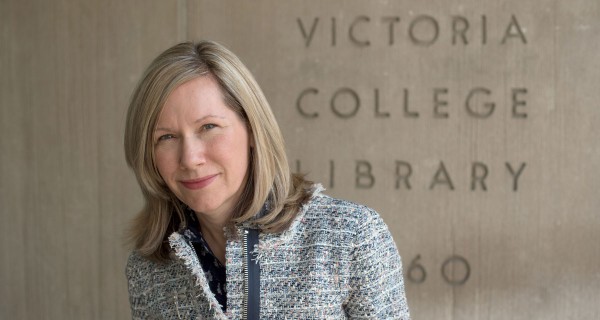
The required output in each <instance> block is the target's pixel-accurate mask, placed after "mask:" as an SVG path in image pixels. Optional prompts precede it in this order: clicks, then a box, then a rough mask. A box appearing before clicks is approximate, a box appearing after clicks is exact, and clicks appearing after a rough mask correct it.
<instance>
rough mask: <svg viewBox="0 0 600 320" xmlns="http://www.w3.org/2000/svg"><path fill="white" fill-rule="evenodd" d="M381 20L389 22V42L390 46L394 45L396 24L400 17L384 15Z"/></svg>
mask: <svg viewBox="0 0 600 320" xmlns="http://www.w3.org/2000/svg"><path fill="white" fill-rule="evenodd" d="M381 21H383V22H384V23H385V22H389V23H390V25H389V31H388V39H389V40H388V44H389V45H390V46H393V45H394V38H395V37H394V25H395V24H396V23H398V22H400V17H383V18H381Z"/></svg>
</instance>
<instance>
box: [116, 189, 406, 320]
mask: <svg viewBox="0 0 600 320" xmlns="http://www.w3.org/2000/svg"><path fill="white" fill-rule="evenodd" d="M321 190H322V189H320V188H319V189H318V190H315V193H314V194H313V196H312V198H311V200H309V201H308V203H307V204H305V205H304V206H303V207H302V210H301V212H300V213H299V215H298V216H297V217H296V219H295V221H294V222H293V224H292V225H291V226H290V228H289V229H288V230H286V231H284V232H282V233H279V234H266V233H262V234H260V238H259V244H258V246H257V247H255V248H254V250H258V252H257V253H258V260H259V262H260V266H261V271H260V272H261V276H260V308H261V309H260V318H261V319H348V318H350V319H354V318H360V319H409V313H408V305H407V302H406V297H405V292H404V281H403V278H402V265H401V261H400V256H399V254H398V251H397V249H396V245H395V243H394V241H393V239H392V236H391V234H390V232H389V231H388V228H387V226H386V225H385V223H384V222H383V220H382V219H381V218H380V217H379V215H378V214H377V213H376V212H375V211H373V210H372V209H369V208H367V207H365V206H361V205H357V204H354V203H351V202H348V201H343V200H337V199H334V198H331V197H329V196H326V195H324V194H322V193H321V192H320V191H321ZM237 232H239V237H235V236H233V234H228V240H227V245H226V266H227V271H226V272H227V284H226V286H227V308H226V310H227V311H226V312H223V311H222V309H221V307H220V305H219V304H218V302H217V300H216V299H215V297H214V295H213V294H212V292H211V290H210V288H209V286H208V281H207V279H206V277H205V274H204V272H203V271H202V268H201V266H200V263H199V261H198V258H197V256H196V253H195V251H194V249H193V247H192V246H191V245H190V244H189V243H188V242H187V241H186V240H185V237H183V236H182V235H181V234H180V233H173V234H172V235H171V236H170V237H169V242H170V245H171V247H172V249H173V254H172V259H171V260H170V261H168V262H166V263H157V262H152V261H150V260H147V259H145V258H144V257H142V256H140V255H139V254H138V253H136V252H135V251H134V252H133V253H132V254H131V255H130V257H129V260H128V263H127V269H126V275H127V279H128V285H129V298H130V303H131V310H132V316H133V318H134V319H242V315H243V310H242V305H243V300H244V298H245V297H244V290H243V288H244V277H243V252H242V244H241V240H240V239H241V233H242V232H243V230H241V228H240V229H238V231H237Z"/></svg>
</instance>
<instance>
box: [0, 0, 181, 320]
mask: <svg viewBox="0 0 600 320" xmlns="http://www.w3.org/2000/svg"><path fill="white" fill-rule="evenodd" d="M1 6H2V8H1V9H0V12H1V14H2V39H1V41H2V48H3V50H2V52H1V53H0V57H1V59H2V60H1V61H2V78H1V79H2V86H1V88H0V90H1V93H0V96H1V97H2V100H1V101H2V106H1V110H2V119H1V124H2V125H1V128H0V130H1V133H2V136H3V137H6V138H5V139H2V141H1V142H0V148H1V150H2V153H1V155H0V159H1V168H2V182H0V186H1V190H2V192H1V197H2V198H1V200H0V201H1V202H2V235H1V236H0V237H1V241H0V242H2V265H1V267H0V268H1V269H0V274H1V275H2V278H1V279H2V286H0V287H1V289H0V290H1V291H0V300H1V301H2V308H0V318H3V319H5V318H6V319H119V318H122V319H126V318H129V303H128V300H127V293H126V281H125V277H124V267H125V258H126V256H127V253H128V252H127V251H128V250H127V249H126V248H125V247H124V246H123V241H122V234H123V230H124V226H125V224H126V223H127V221H129V219H130V218H131V217H132V216H133V214H134V213H135V211H136V210H139V208H140V206H141V199H140V196H139V191H138V188H137V186H136V184H135V180H134V178H133V176H132V175H131V173H130V172H129V171H128V170H127V168H126V165H125V161H124V159H123V158H124V157H123V151H122V150H123V147H122V136H123V125H124V116H125V112H126V108H127V103H128V99H129V96H130V94H131V90H132V88H133V86H134V84H135V82H136V81H137V80H138V78H139V76H140V74H141V72H142V70H143V68H145V66H146V65H147V64H148V63H149V61H150V59H152V58H153V57H154V56H155V55H156V54H158V53H159V52H160V51H162V50H163V49H164V48H166V47H168V46H170V45H172V44H173V43H175V42H176V41H177V38H178V28H177V23H178V11H177V3H175V2H166V1H129V2H121V1H94V2H85V3H84V2H79V1H62V2H55V1H3V2H2V4H1Z"/></svg>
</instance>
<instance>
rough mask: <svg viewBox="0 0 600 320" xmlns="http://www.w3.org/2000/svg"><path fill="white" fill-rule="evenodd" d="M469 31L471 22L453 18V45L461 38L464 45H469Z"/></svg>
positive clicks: (462, 18)
mask: <svg viewBox="0 0 600 320" xmlns="http://www.w3.org/2000/svg"><path fill="white" fill-rule="evenodd" d="M468 29H469V20H467V19H466V18H465V17H461V16H454V17H452V44H453V45H455V44H456V38H457V37H459V36H460V39H462V43H463V44H465V45H466V44H468V41H467V30H468Z"/></svg>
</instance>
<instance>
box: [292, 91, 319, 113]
mask: <svg viewBox="0 0 600 320" xmlns="http://www.w3.org/2000/svg"><path fill="white" fill-rule="evenodd" d="M318 93H319V90H318V89H316V88H308V89H305V90H303V91H302V92H300V95H299V96H298V99H297V100H296V109H298V112H299V113H300V115H302V116H303V117H305V118H309V119H310V118H316V117H318V116H319V113H318V112H316V111H315V112H307V111H305V110H304V108H303V107H302V104H301V101H302V99H303V98H304V96H306V95H307V94H312V95H316V94H318Z"/></svg>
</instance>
